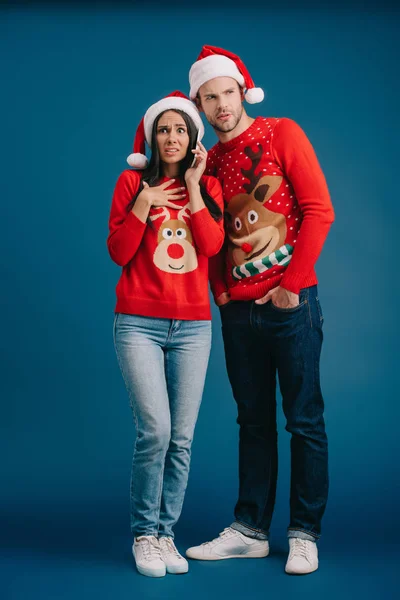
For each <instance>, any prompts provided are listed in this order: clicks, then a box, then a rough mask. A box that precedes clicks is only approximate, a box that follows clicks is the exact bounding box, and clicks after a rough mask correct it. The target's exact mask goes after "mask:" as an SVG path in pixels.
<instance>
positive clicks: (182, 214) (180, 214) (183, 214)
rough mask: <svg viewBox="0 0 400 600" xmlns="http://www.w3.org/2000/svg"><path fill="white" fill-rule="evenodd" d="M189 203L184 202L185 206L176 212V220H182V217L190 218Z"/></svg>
mask: <svg viewBox="0 0 400 600" xmlns="http://www.w3.org/2000/svg"><path fill="white" fill-rule="evenodd" d="M189 204H190V203H189V202H188V203H187V204H185V206H183V207H182V208H181V210H180V211H179V212H178V221H183V217H186V218H187V219H190V215H191V213H190V211H189V209H188V206H189Z"/></svg>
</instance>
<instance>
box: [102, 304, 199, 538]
mask: <svg viewBox="0 0 400 600" xmlns="http://www.w3.org/2000/svg"><path fill="white" fill-rule="evenodd" d="M114 344H115V350H116V353H117V357H118V362H119V366H120V368H121V371H122V375H123V378H124V381H125V385H126V387H127V390H128V394H129V398H130V403H131V407H132V411H133V416H134V420H135V425H136V442H135V447H134V452H133V461H132V474H131V531H132V533H133V535H134V536H139V535H155V536H169V537H174V534H173V527H174V525H175V523H176V522H177V520H178V519H179V516H180V514H181V510H182V505H183V500H184V496H185V490H186V486H187V481H188V476H189V466H190V452H191V444H192V440H193V433H194V428H195V425H196V421H197V415H198V412H199V408H200V404H201V398H202V395H203V389H204V381H205V377H206V371H207V365H208V359H209V355H210V348H211V321H177V320H172V319H158V318H153V317H142V316H137V315H126V314H122V313H117V314H116V315H115V319H114Z"/></svg>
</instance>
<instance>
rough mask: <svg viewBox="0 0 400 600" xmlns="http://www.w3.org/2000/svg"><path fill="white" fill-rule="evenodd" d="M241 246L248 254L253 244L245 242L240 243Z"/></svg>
mask: <svg viewBox="0 0 400 600" xmlns="http://www.w3.org/2000/svg"><path fill="white" fill-rule="evenodd" d="M241 248H242V250H243V252H246V254H248V253H249V252H251V251H252V250H253V246H252V245H251V244H248V243H247V242H245V243H244V244H242V246H241Z"/></svg>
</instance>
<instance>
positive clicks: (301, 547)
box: [291, 538, 308, 559]
mask: <svg viewBox="0 0 400 600" xmlns="http://www.w3.org/2000/svg"><path fill="white" fill-rule="evenodd" d="M291 555H292V556H294V555H296V556H301V557H304V558H306V559H308V544H307V540H302V539H301V538H294V543H293V546H292V551H291Z"/></svg>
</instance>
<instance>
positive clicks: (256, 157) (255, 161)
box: [240, 144, 263, 194]
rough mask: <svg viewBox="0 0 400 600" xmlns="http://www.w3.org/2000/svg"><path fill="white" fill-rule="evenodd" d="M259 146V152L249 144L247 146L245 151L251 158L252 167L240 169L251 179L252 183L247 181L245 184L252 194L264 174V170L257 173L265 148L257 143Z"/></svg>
mask: <svg viewBox="0 0 400 600" xmlns="http://www.w3.org/2000/svg"><path fill="white" fill-rule="evenodd" d="M257 148H258V151H257V152H253V150H252V149H251V148H250V147H249V146H247V147H246V148H245V149H244V153H245V154H246V156H248V157H249V158H250V160H251V167H250V169H248V170H246V169H240V170H241V171H242V173H243V175H244V176H245V177H246V179H248V180H249V181H250V183H245V184H244V185H243V187H244V189H245V190H246V192H247V193H248V194H251V193H252V191H253V190H254V189H255V188H256V186H257V183H258V182H259V181H260V178H261V176H262V171H261V173H259V174H258V175H256V174H255V171H256V168H257V166H258V165H259V163H260V160H261V157H262V154H263V148H262V146H261V144H257Z"/></svg>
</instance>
